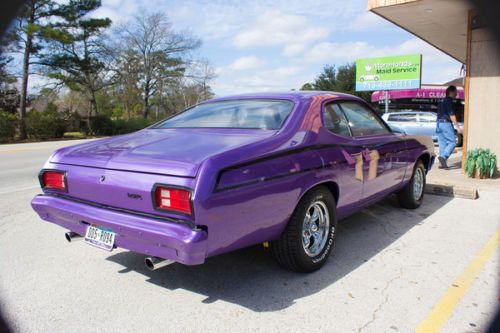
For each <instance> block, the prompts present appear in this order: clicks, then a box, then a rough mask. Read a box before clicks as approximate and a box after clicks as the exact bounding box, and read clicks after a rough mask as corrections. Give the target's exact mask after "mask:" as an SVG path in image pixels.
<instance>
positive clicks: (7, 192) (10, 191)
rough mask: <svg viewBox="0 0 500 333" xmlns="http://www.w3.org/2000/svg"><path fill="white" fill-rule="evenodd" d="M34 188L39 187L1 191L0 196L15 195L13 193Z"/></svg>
mask: <svg viewBox="0 0 500 333" xmlns="http://www.w3.org/2000/svg"><path fill="white" fill-rule="evenodd" d="M35 188H39V186H30V187H21V188H16V189H12V190H8V191H2V192H0V195H4V194H10V193H15V192H21V191H26V190H33V189H35Z"/></svg>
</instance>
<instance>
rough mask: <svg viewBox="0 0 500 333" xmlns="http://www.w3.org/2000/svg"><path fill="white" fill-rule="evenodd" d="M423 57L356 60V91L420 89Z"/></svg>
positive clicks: (418, 55)
mask: <svg viewBox="0 0 500 333" xmlns="http://www.w3.org/2000/svg"><path fill="white" fill-rule="evenodd" d="M421 77H422V55H421V54H412V55H404V56H393V57H380V58H366V59H358V60H356V91H372V90H403V89H419V88H420V80H421Z"/></svg>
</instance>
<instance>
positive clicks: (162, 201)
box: [154, 185, 192, 215]
mask: <svg viewBox="0 0 500 333" xmlns="http://www.w3.org/2000/svg"><path fill="white" fill-rule="evenodd" d="M154 198H155V205H156V208H157V209H163V210H171V211H177V212H181V213H184V214H188V215H191V211H192V210H191V191H189V190H186V189H181V188H172V187H168V186H160V185H157V186H156V187H155V189H154Z"/></svg>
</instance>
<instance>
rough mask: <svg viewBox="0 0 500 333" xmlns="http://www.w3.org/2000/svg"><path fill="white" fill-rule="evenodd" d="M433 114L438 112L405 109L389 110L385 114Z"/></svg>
mask: <svg viewBox="0 0 500 333" xmlns="http://www.w3.org/2000/svg"><path fill="white" fill-rule="evenodd" d="M417 113H418V114H433V115H435V114H436V112H433V111H411V110H405V111H396V112H387V113H384V115H388V116H392V115H400V114H417Z"/></svg>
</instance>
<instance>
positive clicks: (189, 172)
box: [50, 128, 275, 178]
mask: <svg viewBox="0 0 500 333" xmlns="http://www.w3.org/2000/svg"><path fill="white" fill-rule="evenodd" d="M274 132H275V131H269V130H241V129H199V128H198V129H145V130H142V131H139V132H135V133H132V134H127V135H121V136H117V137H113V138H107V139H102V140H97V141H93V142H90V143H85V144H82V145H77V146H73V147H68V148H63V149H61V150H59V151H57V152H56V153H55V154H54V155H53V156H52V157H51V159H50V162H51V163H57V164H59V165H61V164H66V165H75V166H84V167H91V168H100V169H109V170H120V171H131V172H139V173H150V174H161V175H171V176H179V177H190V178H194V177H196V174H197V172H198V169H199V167H200V165H201V163H202V162H203V161H204V160H205V159H207V158H208V157H210V156H214V155H217V154H219V153H222V152H224V151H227V150H230V149H233V148H235V147H237V146H242V145H246V144H250V143H253V142H256V141H259V140H262V139H264V138H266V137H269V136H271V135H273V134H274Z"/></svg>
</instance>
